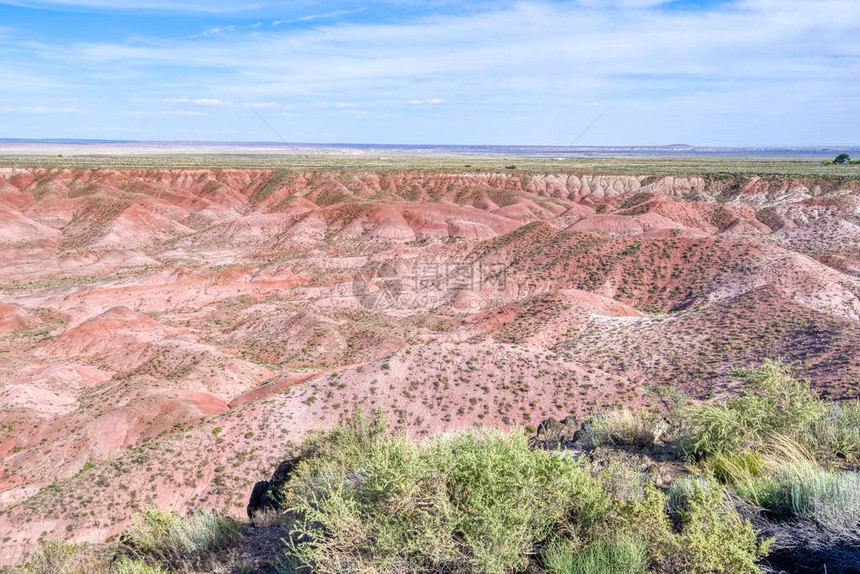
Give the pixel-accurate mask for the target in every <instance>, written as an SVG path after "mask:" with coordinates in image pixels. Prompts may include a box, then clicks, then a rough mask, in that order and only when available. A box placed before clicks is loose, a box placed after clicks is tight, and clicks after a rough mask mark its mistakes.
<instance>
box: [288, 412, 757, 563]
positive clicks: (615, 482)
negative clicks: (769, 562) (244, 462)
mask: <svg viewBox="0 0 860 574" xmlns="http://www.w3.org/2000/svg"><path fill="white" fill-rule="evenodd" d="M368 423H369V421H368V419H366V418H364V417H362V418H360V419H359V421H358V422H355V421H352V422H346V423H344V424H343V425H338V427H336V428H335V429H333V430H332V431H330V432H331V434H330V435H329V436H325V435H324V434H318V435H317V436H315V437H312V438H311V439H310V440H311V441H312V444H313V445H314V446H313V448H307V445H305V446H303V447H302V448H305V449H306V451H307V452H311V453H316V454H312V455H311V458H310V459H307V460H304V461H302V462H301V463H300V464H299V465H298V466H297V468H296V472H295V473H294V475H293V477H292V478H291V480H290V482H289V483H288V484H287V487H286V488H287V491H288V492H287V493H286V494H287V498H288V499H289V500H291V501H293V506H292V508H291V509H290V511H291V512H292V513H293V514H294V515H295V517H296V522H295V529H294V532H293V536H292V542H289V543H288V551H287V555H288V557H289V559H290V560H292V561H293V563H294V564H296V565H304V566H306V567H308V568H309V569H310V570H311V571H313V572H319V573H321V574H328V573H332V574H333V573H340V572H364V573H368V574H370V573H373V574H382V573H395V572H397V573H400V572H455V571H456V572H473V573H475V574H478V573H488V574H507V573H513V572H521V571H523V570H525V569H526V568H527V567H528V566H529V557H530V556H542V559H543V561H544V563H545V564H546V565H547V567H549V568H554V569H555V571H561V572H565V571H575V572H578V571H594V572H602V571H607V572H610V571H618V572H621V571H624V572H626V571H628V570H629V571H634V572H639V571H643V570H645V569H646V568H648V567H651V568H652V569H656V570H657V571H660V570H664V571H672V572H681V571H684V572H702V573H704V572H712V571H713V572H733V573H734V572H736V573H744V572H749V571H750V570H749V566H750V565H751V564H754V563H755V561H756V560H757V559H758V558H759V557H760V556H761V555H763V553H764V550H765V549H764V548H763V547H761V546H759V545H758V544H757V543H756V538H755V533H754V532H753V531H752V528H751V527H750V525H749V524H748V523H746V522H744V521H742V520H741V519H740V518H739V516H738V514H737V512H736V511H735V510H734V508H733V507H732V506H730V505H727V504H724V499H723V495H722V491H721V489H719V488H717V487H716V486H714V487H713V488H710V489H708V488H704V487H701V486H699V487H696V486H695V485H694V486H692V487H691V488H690V489H689V492H688V493H687V494H685V495H684V500H683V502H682V503H681V502H679V503H678V504H677V505H676V506H677V508H678V511H679V515H678V518H679V522H681V523H682V524H683V527H682V528H681V531H680V532H679V533H676V532H673V529H672V523H671V521H670V519H669V515H668V514H667V512H666V507H667V497H666V495H664V494H663V493H661V492H660V491H659V490H657V488H655V487H654V485H653V484H646V483H645V482H644V481H643V477H644V476H645V475H644V473H642V472H641V469H640V470H639V471H635V470H634V469H633V468H632V467H630V468H626V467H625V468H621V467H619V465H617V464H616V465H613V464H609V465H603V466H601V467H599V469H598V468H597V467H595V468H594V469H591V470H589V469H586V468H585V467H584V466H583V463H581V462H580V461H579V460H577V459H575V458H573V457H571V456H566V455H559V454H557V453H552V452H547V451H543V450H531V449H530V448H529V443H528V439H527V437H526V436H524V435H523V434H522V433H514V434H510V435H506V434H503V433H501V432H500V431H492V430H491V431H475V430H472V431H468V432H461V433H458V434H455V435H451V436H445V437H437V438H434V439H430V440H428V441H425V442H421V443H419V442H415V441H410V440H408V439H406V438H404V437H400V436H397V437H391V436H388V435H386V434H385V433H383V432H377V431H374V432H365V431H361V432H356V429H359V430H360V429H365V430H367V429H369V428H370V427H369V426H368ZM375 428H382V427H381V426H379V425H376V427H375ZM335 436H336V437H341V438H342V439H343V440H342V442H337V441H334V440H332V437H335ZM338 444H343V445H344V448H345V450H346V452H343V453H338V452H337V448H338ZM321 453H324V454H321ZM621 466H623V465H621ZM628 466H629V465H628ZM679 488H680V487H675V490H676V491H677V490H678V489H679ZM675 494H676V498H677V492H676V493H675ZM633 540H635V541H636V543H635V544H633V543H631V541H633ZM634 546H635V548H634ZM542 553H543V554H542ZM643 555H644V558H642V556H643ZM721 561H722V562H723V563H724V565H723V566H722V567H721V568H722V569H717V570H709V568H711V567H712V566H713V565H714V564H717V563H721ZM619 564H626V565H627V566H623V567H621V566H618V565H619ZM725 564H728V565H725ZM613 565H615V566H613ZM616 566H618V567H616ZM601 568H602V570H601ZM613 568H615V570H613Z"/></svg>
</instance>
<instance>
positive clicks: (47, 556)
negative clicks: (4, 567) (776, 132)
mask: <svg viewBox="0 0 860 574" xmlns="http://www.w3.org/2000/svg"><path fill="white" fill-rule="evenodd" d="M109 569H110V563H109V561H108V560H106V559H105V558H104V557H102V556H99V555H97V554H95V553H94V552H92V549H91V548H90V547H89V546H88V545H87V544H75V543H71V542H63V541H61V540H52V541H50V542H42V543H41V544H40V545H39V548H38V549H37V550H36V551H35V552H33V553H32V554H31V555H30V557H29V558H28V560H27V561H26V562H25V563H24V564H22V565H21V566H19V567H17V568H14V569H13V570H12V572H13V573H14V574H107V572H108V571H109Z"/></svg>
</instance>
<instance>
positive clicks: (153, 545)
mask: <svg viewBox="0 0 860 574" xmlns="http://www.w3.org/2000/svg"><path fill="white" fill-rule="evenodd" d="M240 533H241V525H240V524H239V523H237V522H236V521H234V520H232V519H230V518H227V517H225V516H223V515H222V514H220V513H218V512H215V511H197V512H195V513H194V514H192V515H191V516H189V517H187V518H180V517H178V516H176V515H175V514H171V513H169V512H163V511H161V510H158V509H156V508H145V509H144V510H142V511H141V512H140V514H139V515H138V516H136V517H135V520H134V522H133V523H132V525H131V526H130V527H129V528H128V529H127V530H126V531H125V532H124V533H123V535H122V546H123V551H125V552H127V553H130V554H132V555H134V556H137V557H139V558H142V559H147V560H148V561H150V562H152V563H153V564H157V563H165V564H171V565H178V564H183V563H186V562H187V561H189V560H193V559H195V558H198V557H200V556H202V555H205V554H207V553H211V552H214V551H216V550H219V549H221V548H223V547H225V546H227V545H229V544H232V543H234V542H235V541H236V540H237V539H238V537H239V535H240Z"/></svg>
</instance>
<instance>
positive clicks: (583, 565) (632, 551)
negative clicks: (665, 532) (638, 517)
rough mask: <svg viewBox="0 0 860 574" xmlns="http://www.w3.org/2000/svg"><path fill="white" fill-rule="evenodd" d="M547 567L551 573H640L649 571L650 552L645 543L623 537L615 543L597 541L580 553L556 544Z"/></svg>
mask: <svg viewBox="0 0 860 574" xmlns="http://www.w3.org/2000/svg"><path fill="white" fill-rule="evenodd" d="M544 564H545V566H546V568H547V570H548V572H549V573H550V574H620V573H622V572H623V573H625V574H640V573H644V572H645V571H646V569H647V568H648V553H647V551H646V547H645V543H644V542H642V541H639V540H635V539H634V538H632V537H630V536H621V537H619V538H618V539H617V540H615V541H613V542H605V541H603V540H596V541H594V542H592V543H591V544H589V545H588V546H586V547H585V548H584V549H580V550H573V549H571V548H569V547H566V546H564V545H561V544H555V545H553V546H551V547H550V549H549V550H548V551H547V553H546V554H545V556H544Z"/></svg>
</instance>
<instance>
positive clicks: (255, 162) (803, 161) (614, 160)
mask: <svg viewBox="0 0 860 574" xmlns="http://www.w3.org/2000/svg"><path fill="white" fill-rule="evenodd" d="M840 153H848V154H849V155H850V156H851V157H853V158H860V147H858V146H850V147H836V146H824V147H815V148H800V147H796V148H727V147H695V146H687V145H682V144H678V145H669V146H648V147H634V146H615V147H572V146H478V145H461V146H456V145H424V146H418V145H403V146H397V145H374V144H304V143H295V144H293V143H265V142H132V141H100V140H11V139H0V166H7V167H12V166H20V167H34V166H41V167H46V168H70V169H94V168H144V169H145V168H156V167H159V168H195V167H199V168H226V169H229V168H237V169H240V168H258V169H294V170H329V169H332V170H373V171H386V170H412V169H415V170H457V171H466V172H476V171H477V172H486V171H515V170H516V171H525V172H574V173H590V174H600V173H605V174H649V175H703V176H719V175H720V174H726V175H759V176H763V177H780V176H786V177H832V178H837V179H843V178H847V179H854V178H857V177H860V165H851V166H837V165H826V164H825V162H826V160H828V159H833V158H834V157H836V155H838V154H840Z"/></svg>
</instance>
